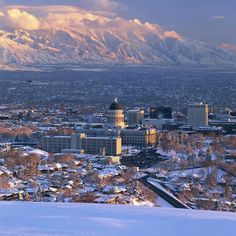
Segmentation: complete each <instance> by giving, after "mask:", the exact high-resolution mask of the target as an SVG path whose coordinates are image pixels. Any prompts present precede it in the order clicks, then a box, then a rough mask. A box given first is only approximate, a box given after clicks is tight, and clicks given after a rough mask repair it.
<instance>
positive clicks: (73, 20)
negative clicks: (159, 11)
mask: <svg viewBox="0 0 236 236" xmlns="http://www.w3.org/2000/svg"><path fill="white" fill-rule="evenodd" d="M2 9H3V10H2V12H0V28H1V27H2V28H4V29H5V28H6V29H10V30H12V29H13V30H14V29H25V30H37V29H41V30H64V31H67V32H69V33H71V34H72V35H74V36H75V37H76V33H75V32H78V30H79V32H80V33H85V32H88V31H90V33H91V34H93V32H98V31H101V32H102V31H114V32H119V33H122V34H123V33H128V32H132V33H140V34H141V35H142V34H144V35H146V33H151V34H156V35H157V36H158V37H159V38H160V39H162V40H165V39H167V38H172V39H175V40H182V36H181V35H180V34H178V33H177V32H175V31H166V30H165V29H163V28H162V27H161V26H159V25H157V24H151V23H149V22H145V23H143V22H141V21H140V20H139V19H132V20H126V19H124V18H121V17H117V16H116V15H114V14H107V12H105V13H104V12H101V11H99V12H98V11H88V10H84V9H81V8H79V7H74V6H35V7H34V6H13V7H12V8H11V7H9V6H8V7H5V8H2ZM1 13H2V14H1ZM143 40H145V37H143Z"/></svg>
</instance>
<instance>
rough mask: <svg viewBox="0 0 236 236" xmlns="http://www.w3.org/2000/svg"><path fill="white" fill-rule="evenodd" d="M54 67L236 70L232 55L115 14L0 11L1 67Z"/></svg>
mask: <svg viewBox="0 0 236 236" xmlns="http://www.w3.org/2000/svg"><path fill="white" fill-rule="evenodd" d="M104 3H106V1H105V2H104ZM113 7H115V6H113ZM54 64H63V65H67V64H79V65H81V64H82V65H94V64H99V65H114V64H115V65H127V64H129V65H131V64H132V65H133V64H142V65H144V64H145V65H147V64H148V65H150V64H151V65H162V66H186V65H187V66H222V65H224V66H229V65H230V66H236V54H235V53H234V52H230V51H227V50H225V49H222V48H218V47H214V46H210V45H208V44H206V43H203V42H199V41H196V40H191V39H188V38H186V37H184V36H182V35H180V34H179V33H177V32H175V31H172V30H171V31H170V30H168V29H165V28H163V27H161V26H160V25H158V24H152V23H149V22H142V21H140V20H139V19H131V20H127V19H124V18H121V17H119V16H117V15H116V14H114V13H113V12H111V13H109V12H108V11H105V12H104V11H88V10H84V9H82V8H78V7H75V6H5V7H1V11H0V68H1V65H4V66H9V65H16V66H20V67H21V66H25V65H30V66H35V65H37V66H38V65H54Z"/></svg>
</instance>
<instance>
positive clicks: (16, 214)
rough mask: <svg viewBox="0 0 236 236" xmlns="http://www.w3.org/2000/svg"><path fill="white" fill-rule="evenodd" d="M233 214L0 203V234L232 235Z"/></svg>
mask: <svg viewBox="0 0 236 236" xmlns="http://www.w3.org/2000/svg"><path fill="white" fill-rule="evenodd" d="M235 232H236V214H234V213H219V212H207V211H193V210H177V209H164V208H149V207H138V206H118V205H94V204H57V203H56V204H55V203H15V202H1V203H0V235H1V236H13V235H14V236H62V235H63V236H65V235H69V236H77V235H78V236H105V235H107V236H116V235H117V236H123V235H128V236H132V235H145V236H146V235H148V236H152V235H153V236H154V235H155V236H157V235H163V236H179V235H181V236H185V235H186V236H205V235H206V236H211V235H214V236H222V235H227V236H235Z"/></svg>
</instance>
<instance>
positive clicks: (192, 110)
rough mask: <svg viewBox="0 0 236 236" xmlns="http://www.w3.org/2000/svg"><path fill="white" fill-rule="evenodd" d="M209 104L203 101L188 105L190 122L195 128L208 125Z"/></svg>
mask: <svg viewBox="0 0 236 236" xmlns="http://www.w3.org/2000/svg"><path fill="white" fill-rule="evenodd" d="M208 113H209V108H208V104H205V103H203V102H196V103H191V104H189V105H188V124H190V125H191V126H192V127H193V128H199V127H202V126H208Z"/></svg>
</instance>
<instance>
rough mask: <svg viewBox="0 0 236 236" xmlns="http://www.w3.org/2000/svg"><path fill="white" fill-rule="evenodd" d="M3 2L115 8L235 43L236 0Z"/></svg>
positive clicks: (218, 41) (196, 34) (215, 40)
mask: <svg viewBox="0 0 236 236" xmlns="http://www.w3.org/2000/svg"><path fill="white" fill-rule="evenodd" d="M0 2H4V1H1V0H0ZM88 2H89V3H88ZM117 3H118V4H117ZM5 4H7V5H10V4H17V5H37V4H39V5H46V4H56V5H61V4H63V5H77V6H83V7H86V8H92V9H93V10H105V11H106V10H107V11H115V12H116V13H117V14H118V15H120V16H122V17H125V18H139V19H141V20H142V21H149V22H154V23H158V24H160V25H162V26H165V27H167V28H169V29H173V30H175V31H177V32H179V33H181V34H183V35H185V36H186V37H189V38H194V39H198V40H202V41H205V42H208V43H211V44H216V45H219V44H222V43H226V44H236V0H31V1H29V0H5ZM108 5H109V6H110V8H108V7H107V6H108ZM0 8H1V6H0Z"/></svg>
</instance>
